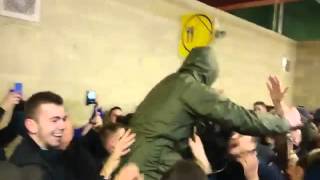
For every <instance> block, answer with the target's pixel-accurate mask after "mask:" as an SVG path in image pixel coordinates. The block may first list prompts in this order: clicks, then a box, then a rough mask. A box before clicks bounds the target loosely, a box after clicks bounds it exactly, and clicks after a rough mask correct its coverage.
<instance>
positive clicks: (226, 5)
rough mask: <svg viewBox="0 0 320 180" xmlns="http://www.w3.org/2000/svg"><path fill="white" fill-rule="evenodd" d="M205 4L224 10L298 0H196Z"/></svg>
mask: <svg viewBox="0 0 320 180" xmlns="http://www.w3.org/2000/svg"><path fill="white" fill-rule="evenodd" d="M198 1H201V2H203V3H205V4H207V5H210V6H213V7H216V8H219V9H222V10H225V11H230V10H236V9H244V8H251V7H258V6H267V5H272V4H275V3H289V2H296V1H300V0H198Z"/></svg>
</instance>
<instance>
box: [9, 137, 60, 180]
mask: <svg viewBox="0 0 320 180" xmlns="http://www.w3.org/2000/svg"><path fill="white" fill-rule="evenodd" d="M61 154H62V152H61V151H53V150H41V149H40V147H39V146H38V145H37V144H36V143H35V142H34V141H33V140H32V139H31V138H28V137H26V138H24V139H23V140H22V142H21V143H20V144H19V145H18V146H17V148H16V150H15V151H14V153H13V154H12V156H11V158H10V162H12V163H13V164H15V165H16V166H18V167H19V168H20V171H21V175H22V177H23V178H24V179H25V180H29V179H30V180H63V179H64V177H65V173H66V172H65V171H64V165H63V164H64V163H63V160H62V155H61Z"/></svg>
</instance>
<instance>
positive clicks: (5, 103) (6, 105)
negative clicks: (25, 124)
mask: <svg viewBox="0 0 320 180" xmlns="http://www.w3.org/2000/svg"><path fill="white" fill-rule="evenodd" d="M21 99H22V96H21V95H20V94H18V93H15V92H9V93H8V94H7V95H6V96H5V97H4V99H3V100H2V102H1V104H0V106H1V107H2V108H3V109H4V110H5V111H8V110H9V109H10V108H12V107H13V106H14V105H17V104H19V102H20V100H21Z"/></svg>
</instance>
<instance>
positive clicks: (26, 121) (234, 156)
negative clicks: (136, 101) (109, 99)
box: [0, 48, 320, 180]
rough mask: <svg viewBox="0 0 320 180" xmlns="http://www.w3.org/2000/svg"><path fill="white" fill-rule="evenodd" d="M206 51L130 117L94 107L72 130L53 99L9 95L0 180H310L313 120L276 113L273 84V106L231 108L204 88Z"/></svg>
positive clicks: (316, 137) (315, 116) (273, 84)
mask: <svg viewBox="0 0 320 180" xmlns="http://www.w3.org/2000/svg"><path fill="white" fill-rule="evenodd" d="M207 50H208V49H207V48H205V49H203V48H202V49H197V48H196V49H195V50H193V51H192V52H191V53H190V55H189V56H188V58H187V59H186V61H185V62H184V64H183V65H182V67H181V68H180V69H179V70H178V72H177V73H174V74H172V75H170V76H168V77H166V78H165V79H164V80H162V81H161V82H160V83H159V84H158V85H157V86H156V87H155V88H154V89H152V90H151V92H150V93H149V94H148V95H147V96H146V98H145V99H144V100H143V102H142V103H141V104H140V105H139V106H138V108H137V110H136V111H135V112H132V113H129V114H123V112H122V109H121V107H119V106H114V107H112V108H110V109H109V110H108V111H105V112H101V111H100V107H99V106H95V109H94V113H93V115H92V116H91V117H90V118H89V120H88V123H86V124H84V125H83V126H81V127H80V128H74V127H73V125H72V123H71V120H70V117H69V116H68V114H67V113H66V110H65V107H64V100H63V98H62V97H61V96H60V95H58V94H56V93H54V92H50V91H43V92H36V93H34V94H33V95H32V96H31V97H29V98H28V99H27V100H24V97H23V96H22V94H20V93H16V92H14V91H9V92H8V94H6V95H4V99H3V101H2V102H1V104H0V120H2V119H3V116H4V114H5V113H7V112H9V111H11V110H12V111H13V113H12V116H11V119H10V121H9V122H8V124H7V125H6V126H5V127H3V128H2V129H0V159H1V160H0V179H1V180H2V179H9V180H10V179H12V180H20V179H24V180H29V179H30V180H73V179H74V180H103V179H104V180H106V179H115V180H143V179H146V180H151V179H159V180H160V179H161V180H206V179H209V180H224V179H225V180H239V179H246V180H287V179H290V180H303V179H305V180H315V179H319V177H320V171H319V170H320V134H319V128H320V110H317V111H315V112H309V111H308V110H306V109H305V108H304V107H302V106H298V107H296V108H295V107H290V106H288V105H287V104H285V102H284V101H283V99H284V96H285V94H286V88H283V87H282V86H281V84H280V82H279V80H278V79H277V77H275V76H270V77H269V78H268V89H269V92H270V98H271V100H272V102H273V105H270V106H269V105H266V104H265V103H264V102H262V101H257V102H255V103H253V107H252V110H247V109H245V108H243V107H241V106H238V105H236V104H235V103H233V102H231V101H230V100H229V99H228V98H226V97H225V96H224V95H223V93H222V92H219V91H214V90H213V89H211V88H210V85H211V84H212V83H213V82H214V79H215V78H216V74H215V73H216V72H215V71H214V70H215V68H216V66H215V64H214V63H212V62H211V60H212V59H211V58H210V57H209V56H208V54H207ZM195 59H196V60H197V61H195ZM17 136H22V137H23V138H22V141H21V142H20V144H19V145H18V146H17V147H16V148H15V150H14V152H13V154H12V155H11V156H10V157H8V156H6V154H5V151H4V148H5V147H6V146H7V145H8V144H9V143H11V142H12V141H13V140H14V139H15V138H16V137H17Z"/></svg>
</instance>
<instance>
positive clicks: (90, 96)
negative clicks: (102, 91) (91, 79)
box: [87, 91, 96, 105]
mask: <svg viewBox="0 0 320 180" xmlns="http://www.w3.org/2000/svg"><path fill="white" fill-rule="evenodd" d="M89 104H96V92H95V91H87V105H89Z"/></svg>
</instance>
